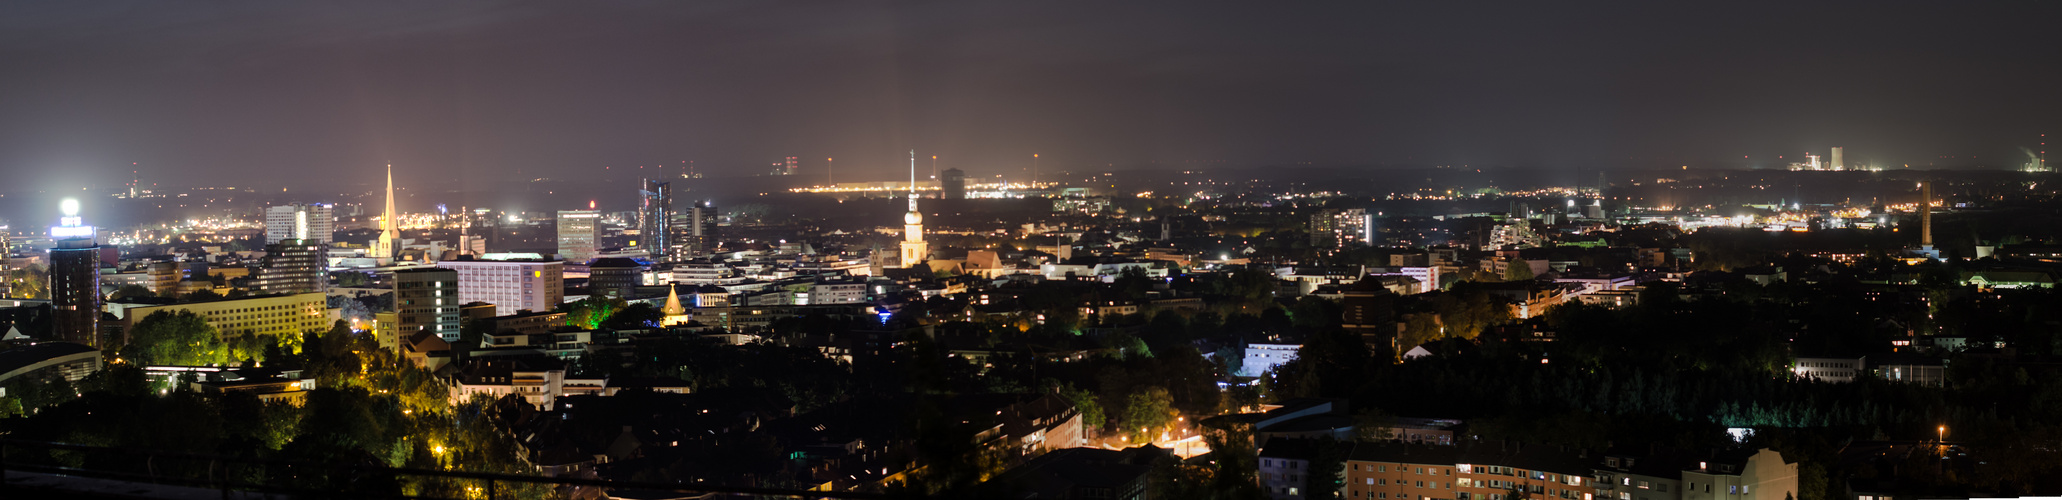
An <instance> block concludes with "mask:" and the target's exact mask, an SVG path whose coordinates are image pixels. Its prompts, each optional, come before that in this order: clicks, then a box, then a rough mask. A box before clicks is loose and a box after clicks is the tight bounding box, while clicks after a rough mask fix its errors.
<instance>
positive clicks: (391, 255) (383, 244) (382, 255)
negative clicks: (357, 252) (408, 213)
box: [373, 163, 401, 263]
mask: <svg viewBox="0 0 2062 500" xmlns="http://www.w3.org/2000/svg"><path fill="white" fill-rule="evenodd" d="M395 216H396V214H395V212H394V164H392V163H388V164H387V206H386V211H385V212H384V213H382V214H381V215H380V221H379V228H380V232H379V243H378V244H377V245H376V246H375V247H374V248H373V254H374V255H373V258H375V259H379V260H380V262H382V263H386V262H393V261H394V259H395V258H396V257H399V255H400V253H401V252H400V248H399V247H398V246H397V244H398V243H400V242H401V221H400V220H398V219H395Z"/></svg>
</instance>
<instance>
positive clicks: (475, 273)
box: [437, 259, 566, 316]
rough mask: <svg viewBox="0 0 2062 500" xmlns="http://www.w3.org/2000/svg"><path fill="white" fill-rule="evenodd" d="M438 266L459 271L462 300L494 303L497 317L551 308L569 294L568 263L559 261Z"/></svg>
mask: <svg viewBox="0 0 2062 500" xmlns="http://www.w3.org/2000/svg"><path fill="white" fill-rule="evenodd" d="M437 267H443V268H447V269H452V270H456V271H458V300H459V303H461V304H463V303H468V302H486V303H488V304H494V309H495V311H496V312H495V315H497V316H503V315H509V314H515V312H516V311H521V310H530V311H549V310H551V309H552V308H554V307H558V304H559V302H563V299H564V298H565V296H566V290H565V284H566V282H565V263H563V262H560V261H555V260H539V259H512V260H478V259H459V260H447V261H443V262H438V263H437Z"/></svg>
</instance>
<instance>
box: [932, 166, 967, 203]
mask: <svg viewBox="0 0 2062 500" xmlns="http://www.w3.org/2000/svg"><path fill="white" fill-rule="evenodd" d="M938 197H939V198H944V199H947V200H964V199H966V197H967V173H966V172H963V171H961V170H960V169H957V168H948V169H945V171H944V172H940V173H939V174H938Z"/></svg>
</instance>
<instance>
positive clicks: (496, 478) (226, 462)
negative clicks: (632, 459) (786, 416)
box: [0, 439, 903, 500]
mask: <svg viewBox="0 0 2062 500" xmlns="http://www.w3.org/2000/svg"><path fill="white" fill-rule="evenodd" d="M30 450H43V451H44V452H45V454H44V455H41V456H39V457H38V458H42V459H44V460H41V462H45V463H32V462H29V461H24V460H22V459H24V458H28V456H27V454H28V453H31V452H30ZM55 461H66V462H72V463H75V464H77V465H64V464H62V463H50V462H55ZM8 471H22V472H38V473H45V474H60V475H68V476H78V477H89V478H98V479H107V480H116V481H131V482H140V483H149V484H157V485H168V486H182V487H192V488H206V489H215V490H221V491H222V496H223V498H229V497H230V495H231V493H232V492H253V493H268V494H287V495H295V496H305V497H311V498H324V497H329V498H425V499H441V498H450V499H459V498H467V499H475V498H486V499H488V500H500V499H504V498H537V497H544V498H549V497H556V496H559V493H562V492H565V491H568V490H570V489H572V488H573V487H592V488H602V489H606V490H611V491H644V492H652V493H658V492H667V493H679V494H682V497H685V498H839V499H843V498H857V499H866V498H903V497H899V496H889V495H883V494H878V493H859V492H839V491H803V490H791V489H780V488H754V487H739V486H714V485H703V484H685V483H648V482H632V481H611V480H602V479H584V478H566V477H543V476H520V475H512V474H491V473H479V472H460V471H439V470H424V469H400V468H393V467H382V466H376V465H346V464H325V463H313V462H298V461H286V460H273V459H261V458H256V457H236V456H227V455H211V454H203V453H189V452H181V451H166V450H147V449H137V448H127V447H113V446H94V445H85V444H76V443H60V442H51V441H31V440H21V439H0V478H4V477H5V476H6V473H7V472H8ZM403 478H414V479H415V481H413V482H411V483H409V484H410V486H412V489H416V490H418V491H419V493H417V494H412V495H411V494H404V493H401V491H404V490H403V489H402V485H403V481H402V479H403ZM5 487H6V485H5V484H4V483H0V488H5ZM640 496H643V495H640Z"/></svg>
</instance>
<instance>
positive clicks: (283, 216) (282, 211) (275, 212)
mask: <svg viewBox="0 0 2062 500" xmlns="http://www.w3.org/2000/svg"><path fill="white" fill-rule="evenodd" d="M334 215H335V207H332V206H330V205H324V204H319V203H316V204H302V203H294V204H290V205H280V206H276V207H270V208H266V209H265V244H267V245H270V244H273V243H278V242H281V241H286V240H307V241H311V242H315V243H321V244H329V242H330V241H331V240H330V238H331V237H332V235H333V234H334V233H335V232H336V226H335V223H334V222H332V221H334V220H335V219H334V218H333V216H334Z"/></svg>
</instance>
